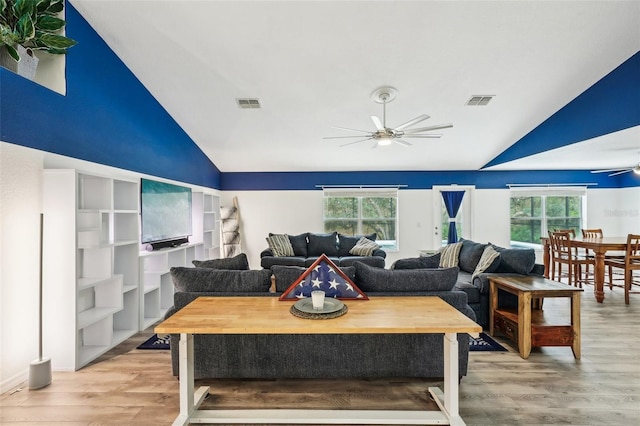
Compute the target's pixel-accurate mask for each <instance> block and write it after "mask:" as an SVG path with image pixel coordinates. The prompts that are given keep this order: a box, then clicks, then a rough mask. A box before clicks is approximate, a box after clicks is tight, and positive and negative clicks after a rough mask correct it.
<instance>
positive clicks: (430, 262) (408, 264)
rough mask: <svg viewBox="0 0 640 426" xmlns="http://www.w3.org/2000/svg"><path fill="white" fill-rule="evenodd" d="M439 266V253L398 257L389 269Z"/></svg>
mask: <svg viewBox="0 0 640 426" xmlns="http://www.w3.org/2000/svg"><path fill="white" fill-rule="evenodd" d="M439 266H440V253H436V254H433V255H431V256H420V257H409V258H406V259H398V260H396V261H395V262H394V263H393V265H391V268H390V269H433V268H438V267H439Z"/></svg>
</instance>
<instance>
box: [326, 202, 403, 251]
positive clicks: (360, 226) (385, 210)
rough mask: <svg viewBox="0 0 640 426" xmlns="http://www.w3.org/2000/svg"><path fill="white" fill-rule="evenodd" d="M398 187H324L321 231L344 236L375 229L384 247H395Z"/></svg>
mask: <svg viewBox="0 0 640 426" xmlns="http://www.w3.org/2000/svg"><path fill="white" fill-rule="evenodd" d="M397 229H398V190H397V189H391V190H386V189H376V190H364V189H362V190H352V189H349V190H338V189H331V190H326V189H325V190H324V230H325V232H333V231H338V232H340V233H342V234H346V235H365V234H371V233H373V232H375V233H376V234H377V239H376V242H377V243H378V244H379V245H380V246H381V247H382V248H383V249H385V250H397V249H398V239H397V235H398V232H397Z"/></svg>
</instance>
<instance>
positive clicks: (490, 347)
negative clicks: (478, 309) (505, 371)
mask: <svg viewBox="0 0 640 426" xmlns="http://www.w3.org/2000/svg"><path fill="white" fill-rule="evenodd" d="M138 349H164V350H168V349H169V335H163V336H158V335H157V334H154V335H153V336H151V337H150V338H149V339H148V340H147V341H146V342H144V343H143V344H141V345H140V346H138ZM469 350H470V351H472V352H475V351H477V352H480V351H484V352H489V351H494V352H506V351H507V350H506V349H505V348H504V347H502V345H500V343H498V342H496V341H495V340H493V339H492V338H491V337H489V336H487V335H486V334H485V333H480V337H479V338H477V339H474V338H473V337H471V338H469Z"/></svg>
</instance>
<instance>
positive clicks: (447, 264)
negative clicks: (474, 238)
mask: <svg viewBox="0 0 640 426" xmlns="http://www.w3.org/2000/svg"><path fill="white" fill-rule="evenodd" d="M461 248H462V242H458V243H451V244H447V245H446V246H444V247H442V248H441V249H440V250H438V252H439V253H440V267H441V268H453V267H454V266H458V259H459V256H460V249H461Z"/></svg>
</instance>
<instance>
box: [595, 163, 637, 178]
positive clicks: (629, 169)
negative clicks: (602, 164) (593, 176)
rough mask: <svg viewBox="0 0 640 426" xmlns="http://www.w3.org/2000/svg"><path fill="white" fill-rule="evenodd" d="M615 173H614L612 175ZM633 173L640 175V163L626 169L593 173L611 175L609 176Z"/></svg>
mask: <svg viewBox="0 0 640 426" xmlns="http://www.w3.org/2000/svg"><path fill="white" fill-rule="evenodd" d="M612 172H613V173H612ZM629 172H633V173H635V174H637V175H640V163H638V164H636V165H635V166H631V167H626V168H617V169H604V170H592V171H591V173H611V174H610V175H609V176H616V175H621V174H623V173H629Z"/></svg>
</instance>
